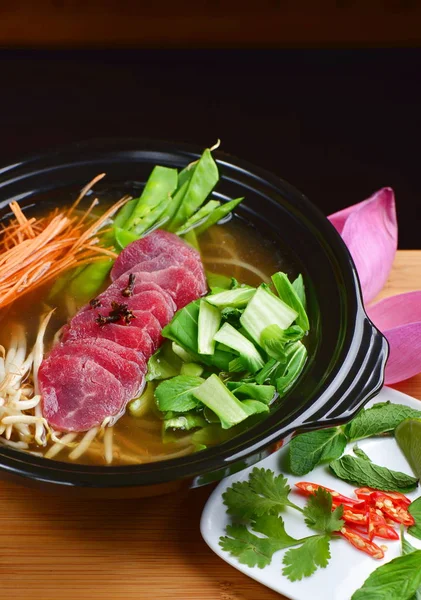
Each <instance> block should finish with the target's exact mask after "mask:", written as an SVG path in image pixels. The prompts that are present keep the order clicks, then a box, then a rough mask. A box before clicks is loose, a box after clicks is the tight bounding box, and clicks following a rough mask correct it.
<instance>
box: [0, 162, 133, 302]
mask: <svg viewBox="0 0 421 600" xmlns="http://www.w3.org/2000/svg"><path fill="white" fill-rule="evenodd" d="M104 176H105V174H104V173H102V174H101V175H98V176H97V177H95V178H94V179H93V180H92V181H91V182H90V183H88V184H87V185H86V186H85V187H84V188H83V190H82V191H81V193H80V194H79V196H78V198H77V200H76V201H75V202H74V204H73V205H72V206H71V207H70V208H69V209H66V210H64V211H61V212H60V211H59V209H57V208H55V209H54V210H53V211H51V212H50V213H49V214H48V215H46V216H44V217H40V218H35V217H32V218H30V219H28V218H27V217H26V215H25V213H24V212H23V211H22V209H21V208H20V206H19V204H18V203H17V202H15V201H13V202H11V203H10V209H11V211H12V212H13V214H14V216H15V218H14V219H12V220H11V221H10V222H9V223H8V224H7V225H2V231H1V232H0V235H1V240H0V249H1V254H0V308H1V307H4V306H6V305H7V304H10V303H11V302H13V301H14V300H16V299H17V298H18V297H20V296H22V295H23V294H25V293H27V292H29V291H32V290H33V289H34V288H35V287H37V286H39V285H42V284H44V283H46V282H47V281H50V280H51V279H55V278H56V277H58V275H60V274H61V273H63V271H66V270H68V269H73V268H75V267H79V266H81V265H86V264H89V263H92V262H94V261H97V260H101V259H102V260H103V259H104V257H109V258H116V257H117V254H116V253H115V252H114V250H113V249H112V248H104V247H102V246H101V245H100V242H101V238H100V235H99V234H98V232H99V230H101V229H102V231H101V234H102V233H103V232H104V231H106V229H105V226H106V225H107V224H108V223H109V220H110V218H111V216H112V215H113V214H114V213H115V212H116V211H117V210H118V209H119V208H121V206H123V205H124V204H125V203H126V202H127V200H128V199H129V197H128V196H125V197H124V198H122V199H121V200H120V201H119V202H117V203H116V204H114V205H113V206H112V207H111V208H110V209H108V210H107V211H106V212H105V213H104V214H103V215H101V216H100V217H98V218H95V219H93V218H92V214H91V212H92V209H93V208H94V207H95V206H96V205H97V204H98V200H96V199H95V200H93V202H92V203H91V205H90V206H89V208H88V209H87V211H85V212H84V213H82V212H81V211H80V210H77V211H76V210H75V209H76V208H77V207H78V205H79V203H80V201H81V200H82V198H83V197H84V196H85V195H86V193H87V192H88V191H89V190H90V189H91V188H92V187H93V185H95V183H97V181H99V180H100V179H102V178H103V177H104Z"/></svg>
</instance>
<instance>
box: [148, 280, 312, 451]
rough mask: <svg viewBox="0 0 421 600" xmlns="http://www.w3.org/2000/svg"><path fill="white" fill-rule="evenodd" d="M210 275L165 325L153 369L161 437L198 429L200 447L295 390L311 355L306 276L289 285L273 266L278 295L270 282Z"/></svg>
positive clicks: (150, 362)
mask: <svg viewBox="0 0 421 600" xmlns="http://www.w3.org/2000/svg"><path fill="white" fill-rule="evenodd" d="M210 278H211V281H212V283H213V286H212V292H211V293H210V294H208V295H207V296H205V297H204V298H202V299H201V300H196V301H194V302H192V303H190V304H188V305H187V306H185V307H184V308H183V309H181V310H179V311H178V312H177V313H176V315H175V316H174V318H173V320H172V321H171V322H170V323H169V325H167V327H165V328H164V330H163V332H162V334H163V336H164V337H165V338H167V341H166V342H165V343H164V344H163V346H162V347H161V349H160V350H158V352H157V353H156V354H155V355H154V356H153V357H152V358H151V359H150V360H149V371H150V375H148V379H149V380H151V379H155V380H158V379H163V381H162V382H161V383H159V385H157V387H156V389H155V402H156V407H157V408H158V410H159V411H160V412H161V414H162V419H163V435H164V439H166V440H168V431H169V430H173V431H174V432H175V433H174V434H173V435H176V432H177V431H178V432H180V431H191V430H194V429H196V430H199V431H196V432H195V433H194V434H193V436H194V437H195V440H196V441H197V443H198V444H199V445H200V447H201V448H203V447H205V445H206V442H204V440H208V439H209V438H212V437H213V438H214V439H215V440H221V439H223V436H222V437H221V431H222V430H226V429H230V428H233V427H235V431H237V429H238V427H243V425H241V426H240V423H241V424H243V423H245V422H247V419H248V418H249V417H250V416H251V415H254V419H257V420H259V418H260V417H261V416H264V414H265V413H267V412H268V411H269V410H270V405H271V404H272V403H273V402H274V401H275V400H276V399H277V398H278V399H280V398H282V397H284V396H285V395H286V394H287V393H288V392H289V390H291V388H292V386H293V385H294V383H295V381H296V380H297V378H298V377H299V375H300V374H301V373H302V371H303V368H304V366H305V364H306V361H307V348H306V346H305V345H304V344H303V340H304V338H305V336H306V335H307V333H308V330H309V319H308V316H307V313H306V309H305V307H306V298H305V287H304V282H303V279H302V277H301V276H299V277H298V278H297V279H296V280H295V281H294V282H293V283H292V284H291V283H290V281H289V279H288V277H287V276H286V275H285V274H284V273H275V274H274V275H273V277H272V281H273V283H274V286H275V288H276V290H277V292H278V294H279V296H277V295H276V294H274V293H273V292H272V291H271V290H270V288H269V286H267V285H266V284H262V285H260V286H259V287H258V288H257V289H256V288H253V287H250V286H246V285H240V284H239V283H238V282H237V281H236V280H235V279H231V280H230V279H228V278H226V277H218V276H215V275H213V274H212V275H211V276H210ZM153 383H154V384H155V382H153ZM253 422H254V421H253ZM201 432H202V433H203V435H202V433H201ZM215 432H219V433H218V434H217V435H216V434H215ZM215 436H216V437H215ZM199 440H200V441H199ZM195 443H196V442H195Z"/></svg>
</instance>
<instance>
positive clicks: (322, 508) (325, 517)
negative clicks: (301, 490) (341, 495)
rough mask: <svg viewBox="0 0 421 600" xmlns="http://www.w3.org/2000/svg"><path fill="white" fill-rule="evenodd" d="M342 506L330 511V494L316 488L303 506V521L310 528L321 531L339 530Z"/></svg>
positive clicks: (341, 523) (341, 521)
mask: <svg viewBox="0 0 421 600" xmlns="http://www.w3.org/2000/svg"><path fill="white" fill-rule="evenodd" d="M343 512H344V507H343V506H342V505H341V506H338V507H337V508H335V510H334V511H333V512H332V494H330V493H329V492H327V491H326V490H324V489H322V488H318V490H317V491H316V493H315V494H314V496H310V497H309V499H308V500H307V504H306V506H305V508H304V517H305V519H304V520H305V523H306V525H308V526H309V527H311V528H312V529H317V530H318V531H321V532H323V533H332V532H333V531H339V530H340V529H341V527H342V526H343V524H344V522H343V520H342V518H341V517H342V514H343Z"/></svg>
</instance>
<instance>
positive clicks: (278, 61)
mask: <svg viewBox="0 0 421 600" xmlns="http://www.w3.org/2000/svg"><path fill="white" fill-rule="evenodd" d="M100 136H104V137H110V136H146V137H153V138H160V139H169V140H176V141H177V140H179V141H188V142H193V143H195V144H198V145H199V146H202V147H204V146H209V145H211V144H213V143H214V142H215V141H216V139H217V138H221V140H222V149H223V150H225V151H227V152H229V153H232V154H235V155H237V156H240V157H242V158H244V159H247V160H249V161H251V162H254V163H256V164H258V165H260V166H263V167H265V168H267V169H269V170H271V171H273V172H275V173H277V174H278V175H280V176H281V177H283V178H284V179H286V180H288V181H289V182H290V183H292V184H294V185H295V186H296V187H298V188H299V189H300V190H301V191H303V192H304V193H305V194H306V195H307V196H308V197H309V198H310V199H311V200H312V201H313V202H314V203H316V204H317V205H318V206H319V207H320V208H321V209H322V210H323V211H324V212H325V213H326V214H328V213H330V212H333V211H335V210H339V209H340V208H342V207H344V206H346V205H348V204H351V203H355V202H359V201H360V200H363V199H365V198H366V197H368V196H369V195H370V194H371V193H372V192H373V191H375V190H376V189H377V188H380V187H382V186H386V185H388V186H392V187H393V188H394V189H395V192H396V196H397V205H398V214H399V224H400V247H401V248H420V247H421V240H420V235H419V229H420V227H421V208H420V193H421V184H420V183H419V177H420V175H419V173H420V168H419V165H420V159H421V153H420V144H421V50H419V49H383V50H382V49H376V50H369V49H367V50H362V49H361V50H332V49H330V50H311V49H301V50H212V51H211V50H195V49H192V50H133V51H131V50H114V51H111V50H104V51H29V50H22V51H18V50H15V51H12V50H3V51H0V140H1V143H0V163H1V164H5V163H8V162H11V161H12V160H14V159H16V158H18V157H20V156H23V155H26V154H28V153H33V152H38V151H42V150H45V149H48V148H50V147H52V146H55V145H61V144H64V143H67V142H70V141H77V140H82V139H88V138H92V137H100Z"/></svg>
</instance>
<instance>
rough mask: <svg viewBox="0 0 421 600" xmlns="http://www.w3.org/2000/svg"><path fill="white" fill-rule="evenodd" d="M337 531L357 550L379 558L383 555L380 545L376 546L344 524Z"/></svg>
mask: <svg viewBox="0 0 421 600" xmlns="http://www.w3.org/2000/svg"><path fill="white" fill-rule="evenodd" d="M338 533H339V534H340V535H341V536H342V537H344V538H345V539H346V540H348V542H350V543H351V544H352V545H353V546H354V547H355V548H357V550H361V552H365V553H366V554H368V555H369V556H372V557H373V558H377V559H380V558H383V557H384V552H383V550H382V549H381V548H380V546H377V544H375V543H374V542H371V541H370V540H368V539H367V538H365V537H363V536H362V535H360V534H359V533H357V532H356V531H354V530H353V529H351V528H350V527H347V526H346V525H344V527H342V529H341V530H340V531H339V532H338Z"/></svg>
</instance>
